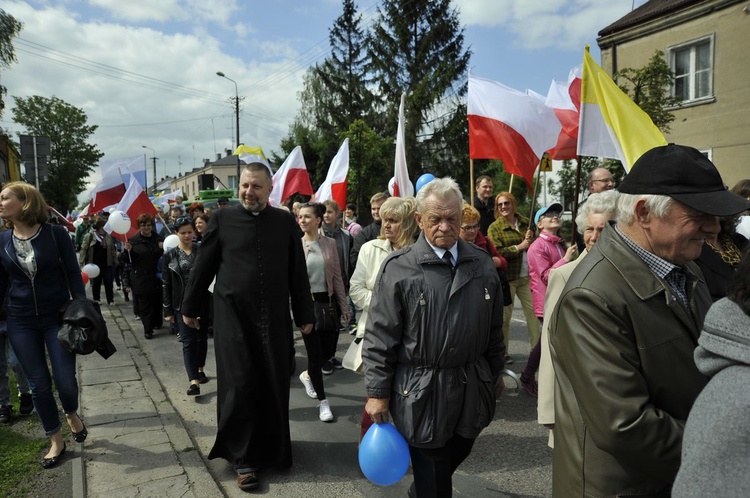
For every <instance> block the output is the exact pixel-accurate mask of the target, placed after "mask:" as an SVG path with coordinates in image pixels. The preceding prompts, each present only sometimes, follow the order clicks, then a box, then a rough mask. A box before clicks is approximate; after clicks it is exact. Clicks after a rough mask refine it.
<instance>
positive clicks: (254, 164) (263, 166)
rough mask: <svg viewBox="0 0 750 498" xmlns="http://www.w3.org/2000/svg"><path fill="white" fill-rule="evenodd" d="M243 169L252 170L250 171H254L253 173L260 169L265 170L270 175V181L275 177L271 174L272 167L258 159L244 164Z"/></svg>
mask: <svg viewBox="0 0 750 498" xmlns="http://www.w3.org/2000/svg"><path fill="white" fill-rule="evenodd" d="M242 170H243V171H250V172H252V173H257V172H258V171H263V172H265V173H266V175H267V176H268V180H269V181H271V180H272V178H273V177H272V176H271V170H270V168H269V167H268V165H266V164H263V163H259V162H257V161H255V162H252V163H247V164H245V165H244V166H243V168H242Z"/></svg>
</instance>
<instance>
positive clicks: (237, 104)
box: [216, 71, 240, 197]
mask: <svg viewBox="0 0 750 498" xmlns="http://www.w3.org/2000/svg"><path fill="white" fill-rule="evenodd" d="M216 76H220V77H222V78H225V79H228V80H229V81H231V82H232V83H234V117H235V129H236V131H237V145H236V146H235V149H236V148H237V147H239V146H240V93H239V90H238V89H237V82H236V81H234V80H233V79H232V78H229V77H228V76H227V75H225V74H224V73H222V72H221V71H216ZM235 195H236V196H237V197H239V196H240V156H239V154H237V193H236V194H235Z"/></svg>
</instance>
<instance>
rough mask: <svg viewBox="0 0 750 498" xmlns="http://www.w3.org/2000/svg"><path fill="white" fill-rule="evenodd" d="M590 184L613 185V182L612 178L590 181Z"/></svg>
mask: <svg viewBox="0 0 750 498" xmlns="http://www.w3.org/2000/svg"><path fill="white" fill-rule="evenodd" d="M591 182H592V183H593V182H604V183H615V181H614V180H613V179H612V178H604V179H602V180H591Z"/></svg>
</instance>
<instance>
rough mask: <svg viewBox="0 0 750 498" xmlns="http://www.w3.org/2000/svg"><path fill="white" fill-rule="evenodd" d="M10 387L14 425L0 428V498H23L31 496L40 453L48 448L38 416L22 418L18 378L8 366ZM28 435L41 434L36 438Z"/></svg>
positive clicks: (34, 414)
mask: <svg viewBox="0 0 750 498" xmlns="http://www.w3.org/2000/svg"><path fill="white" fill-rule="evenodd" d="M8 377H9V379H8V384H9V387H10V399H11V402H12V403H13V411H12V415H11V423H10V424H9V425H2V426H0V448H1V449H2V450H0V496H2V497H6V498H21V497H25V496H27V495H28V494H29V491H30V489H31V483H32V482H33V479H32V478H33V477H34V476H36V475H38V474H39V471H40V469H41V467H40V466H39V460H40V457H41V452H42V450H43V449H45V448H46V447H47V445H48V444H49V440H48V438H47V437H45V436H44V431H42V429H41V422H40V421H39V418H38V417H37V415H36V413H33V414H32V415H28V416H19V415H18V408H19V398H18V387H17V384H16V376H15V375H14V373H13V370H12V369H11V368H10V365H8ZM29 434H41V435H42V437H39V438H33V437H30V436H29Z"/></svg>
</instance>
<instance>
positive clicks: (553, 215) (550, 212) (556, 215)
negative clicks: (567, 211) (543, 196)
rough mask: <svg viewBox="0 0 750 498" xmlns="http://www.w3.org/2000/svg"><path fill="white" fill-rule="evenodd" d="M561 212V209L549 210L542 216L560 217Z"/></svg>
mask: <svg viewBox="0 0 750 498" xmlns="http://www.w3.org/2000/svg"><path fill="white" fill-rule="evenodd" d="M559 217H560V212H559V211H547V212H546V213H544V214H543V215H542V218H559Z"/></svg>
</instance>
